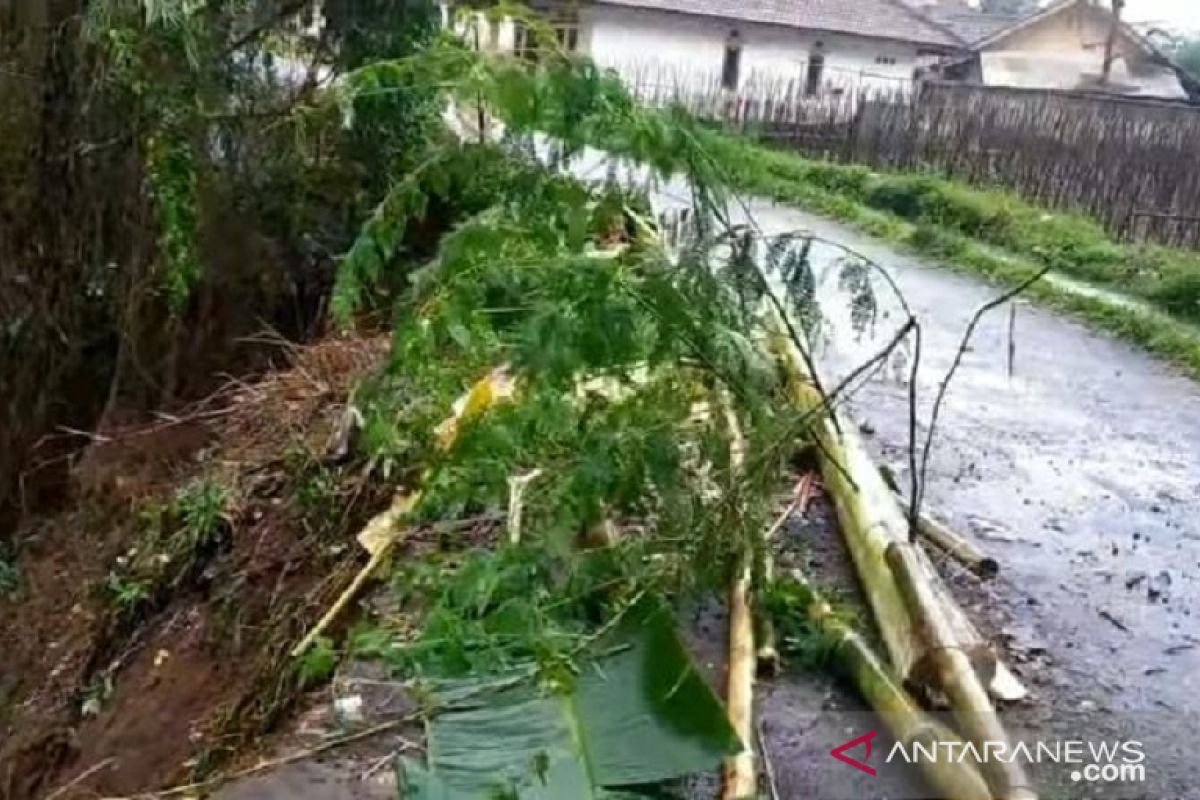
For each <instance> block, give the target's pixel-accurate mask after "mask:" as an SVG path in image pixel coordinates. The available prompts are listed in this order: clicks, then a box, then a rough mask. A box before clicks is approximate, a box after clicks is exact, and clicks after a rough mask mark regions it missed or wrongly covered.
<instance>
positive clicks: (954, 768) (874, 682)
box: [791, 570, 992, 800]
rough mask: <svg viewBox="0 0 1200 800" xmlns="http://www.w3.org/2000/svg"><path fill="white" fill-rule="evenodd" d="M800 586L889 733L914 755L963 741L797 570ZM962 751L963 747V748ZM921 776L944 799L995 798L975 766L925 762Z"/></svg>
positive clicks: (848, 673)
mask: <svg viewBox="0 0 1200 800" xmlns="http://www.w3.org/2000/svg"><path fill="white" fill-rule="evenodd" d="M791 577H792V579H793V580H794V581H795V582H796V583H797V585H798V586H799V587H800V594H801V601H802V603H803V604H804V605H805V607H806V609H807V614H808V617H809V619H811V620H812V621H813V622H815V623H816V624H817V625H819V626H820V628H821V631H822V633H823V634H824V635H826V636H828V637H830V639H831V640H832V642H833V645H834V650H833V652H834V655H835V657H836V659H837V664H838V667H839V668H840V669H841V670H842V672H844V673H845V674H846V676H847V677H848V678H849V679H850V680H851V681H852V682H853V683H854V686H855V688H857V689H858V691H859V694H861V695H862V697H863V699H864V700H866V701H867V703H868V704H869V705H870V706H871V708H872V709H873V710H874V711H875V713H876V714H878V715H879V718H880V719H881V720H882V721H883V723H884V725H885V726H886V727H887V729H888V731H889V732H890V733H891V734H892V736H893V737H894V738H895V739H896V741H897V742H899V743H900V744H902V745H903V746H904V748H905V750H907V751H909V752H912V751H913V749H914V748H913V745H914V744H916V745H921V746H923V747H924V748H925V749H926V750H932V751H936V749H937V748H938V747H939V744H938V743H941V742H959V743H961V742H962V740H961V739H960V738H959V737H958V736H957V735H956V734H955V733H954V732H953V731H951V730H950V729H949V728H947V727H946V726H944V725H942V724H940V723H938V722H936V721H935V720H933V719H931V718H930V717H929V715H927V714H926V713H925V712H924V711H923V710H922V709H921V707H920V706H918V705H917V703H916V701H915V700H914V699H913V698H912V696H911V695H909V694H908V692H906V691H905V690H904V689H903V688H902V687H901V686H900V684H899V682H898V681H897V680H896V679H895V678H894V677H893V676H892V674H891V672H890V671H889V670H888V668H887V667H886V666H884V664H883V662H882V661H881V660H880V658H879V657H878V656H877V655H876V654H875V652H874V651H873V650H872V649H871V648H870V646H869V645H868V644H867V643H866V641H864V640H863V638H862V637H861V636H860V635H859V634H858V632H857V631H855V630H854V629H853V628H851V627H850V626H849V625H847V624H846V623H845V622H843V621H842V620H840V619H838V617H837V615H835V614H834V612H833V609H832V608H831V607H830V605H829V604H828V603H827V602H826V601H825V599H824V598H823V597H821V595H820V593H819V592H817V591H816V589H814V588H813V587H812V585H811V584H810V583H809V582H808V580H807V579H806V578H805V576H804V575H803V574H802V573H801V572H799V571H798V570H793V571H792V572H791ZM960 749H961V748H960ZM918 763H919V766H920V767H921V770H922V773H923V774H924V776H925V779H926V780H927V781H928V782H929V784H930V786H932V787H933V788H934V789H936V790H937V791H938V793H939V795H940V796H941V797H946V798H952V799H953V800H992V793H991V791H990V790H989V789H988V786H987V783H986V782H985V781H984V780H983V777H982V776H981V775H980V773H979V770H978V769H977V767H976V765H974V764H973V763H972V762H970V761H966V760H964V761H955V760H952V759H945V760H942V759H938V760H935V759H921V760H920V761H919V762H918Z"/></svg>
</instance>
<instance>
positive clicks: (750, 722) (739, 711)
mask: <svg viewBox="0 0 1200 800" xmlns="http://www.w3.org/2000/svg"><path fill="white" fill-rule="evenodd" d="M721 406H722V408H723V409H724V413H725V421H726V426H727V427H728V428H729V466H730V472H731V477H730V479H731V480H732V481H737V480H739V479H740V478H741V475H742V470H743V467H744V466H745V461H746V442H745V438H744V437H743V436H742V429H741V425H740V424H739V423H738V419H737V415H736V414H735V413H734V411H733V408H732V406H731V404H730V402H729V398H728V397H724V396H723V397H722V398H721ZM740 559H741V564H740V565H739V567H738V569H737V572H736V574H735V576H734V579H733V583H732V584H731V586H730V588H729V671H728V674H727V675H726V697H725V702H726V705H727V707H728V711H729V721H730V724H732V726H733V729H734V731H735V732H736V733H737V735H738V738H739V739H741V741H742V750H741V752H739V753H738V754H737V755H734V756H730V757H729V758H727V759H726V760H725V769H724V788H723V790H722V793H721V798H722V800H743V798H752V797H757V796H758V773H757V770H756V767H755V763H754V745H753V742H754V671H755V657H754V621H753V620H754V615H753V612H752V611H751V607H750V582H751V578H752V573H751V563H750V556H749V553H747V552H745V549H744V548H743V552H742V555H741V557H740Z"/></svg>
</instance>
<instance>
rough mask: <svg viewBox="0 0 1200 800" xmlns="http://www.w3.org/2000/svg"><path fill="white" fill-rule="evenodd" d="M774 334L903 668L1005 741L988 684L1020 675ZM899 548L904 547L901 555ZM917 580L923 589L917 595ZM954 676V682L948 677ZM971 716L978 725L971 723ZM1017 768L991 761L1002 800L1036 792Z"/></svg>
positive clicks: (905, 676) (867, 589)
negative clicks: (999, 654)
mask: <svg viewBox="0 0 1200 800" xmlns="http://www.w3.org/2000/svg"><path fill="white" fill-rule="evenodd" d="M771 334H772V339H771V345H772V349H773V350H774V351H775V354H776V356H777V358H779V360H780V362H781V363H782V365H783V367H784V369H785V371H786V373H787V375H788V377H789V384H790V389H791V391H792V393H793V395H794V397H795V399H796V402H797V404H798V405H800V407H801V408H803V409H805V410H806V411H808V412H811V413H814V414H815V415H817V416H816V418H815V420H814V423H813V431H814V433H815V436H816V441H817V443H818V445H819V449H820V454H821V468H822V473H823V476H824V479H825V485H826V487H827V488H828V490H829V493H830V494H831V495H832V497H833V499H834V504H835V507H836V509H837V513H838V519H839V521H840V523H841V528H842V533H843V536H844V537H845V539H846V542H847V546H848V548H849V550H850V554H851V558H852V559H853V561H854V564H855V568H856V571H857V572H858V576H859V581H860V583H861V584H862V586H863V589H864V593H865V594H866V596H867V600H868V602H869V604H870V605H871V609H872V611H873V613H874V616H875V619H876V622H877V624H878V626H879V629H880V633H881V634H882V636H883V640H884V644H885V645H886V647H887V650H888V654H889V655H890V656H891V659H892V663H893V666H894V667H895V669H896V672H897V674H898V675H899V676H900V677H901V678H902V680H904V681H905V683H911V684H914V685H917V686H929V687H931V688H938V689H941V690H943V691H945V692H946V694H947V695H948V696H949V697H950V700H951V703H952V704H953V705H955V707H956V713H961V714H962V715H963V716H962V719H963V721H964V728H965V729H966V730H967V731H969V733H970V736H969V737H968V738H971V739H972V740H973V741H975V742H976V743H977V744H979V743H982V742H987V741H997V740H999V741H1007V736H1006V734H1005V733H1004V729H1003V727H1002V726H1001V725H1000V722H999V718H998V717H997V716H996V713H995V710H994V709H993V707H992V705H991V701H990V698H989V697H988V693H987V691H986V690H985V689H984V687H985V686H989V685H991V684H992V683H993V680H994V678H995V676H996V675H1001V676H1002V677H1003V678H1004V679H1006V681H1007V682H1009V683H1012V682H1014V681H1015V676H1012V674H1011V673H1010V672H1008V670H1007V669H1005V668H1004V667H1003V665H1002V664H1000V663H999V660H998V659H997V658H996V655H995V652H994V650H993V649H992V648H991V646H990V645H989V644H988V643H987V642H986V641H985V640H984V639H983V637H982V636H980V635H979V633H978V631H977V630H976V629H975V627H974V625H972V624H971V622H970V620H969V619H967V617H966V615H965V614H964V613H963V612H962V609H961V608H959V606H958V604H957V603H956V602H954V599H953V597H952V596H951V595H950V592H949V590H948V589H947V588H946V586H945V584H944V583H943V582H942V580H941V579H940V576H939V575H938V574H937V572H936V570H934V568H933V566H932V564H931V563H930V562H929V559H928V557H926V556H925V554H924V552H923V551H921V550H919V549H915V548H912V546H911V545H910V544H909V543H908V525H907V521H906V519H905V516H904V514H903V512H902V511H901V509H900V506H899V504H898V503H897V502H896V498H895V496H894V495H893V494H892V492H891V489H890V488H889V487H888V485H887V483H886V482H885V481H884V478H883V476H882V475H881V473H880V472H879V470H877V469H876V468H875V466H874V464H873V463H872V462H871V459H870V457H869V456H868V455H867V453H866V448H865V447H864V446H863V444H862V442H861V440H860V439H859V438H858V436H857V434H856V432H855V429H854V428H853V426H848V425H838V424H836V412H834V411H833V410H832V409H827V403H826V399H825V397H824V396H823V395H822V394H821V392H820V391H819V390H817V389H816V387H815V386H814V385H813V382H812V378H811V376H810V375H808V374H807V372H806V370H805V366H804V360H803V358H802V354H801V353H799V352H798V350H797V348H796V345H795V344H794V343H793V342H792V341H791V340H790V339H788V338H787V337H786V335H784V333H783V330H782V323H780V324H779V325H777V326H775V328H774V330H772V331H771ZM893 546H899V547H900V549H899V550H895V551H893V550H892V548H893ZM892 552H899V553H900V555H899V556H896V555H892ZM897 559H901V561H899V562H898V561H897ZM897 563H900V564H901V566H902V567H904V568H906V569H907V571H906V572H905V573H904V574H903V575H899V574H897V573H896V571H895V570H896V564H897ZM902 581H903V584H902ZM914 586H918V587H919V588H920V591H914V589H913V587H914ZM931 632H932V633H931ZM968 673H969V678H968V677H967V675H968ZM947 680H948V681H949V684H946V683H944V682H945V681H947ZM1018 685H1019V684H1018ZM1009 688H1010V689H1011V688H1012V687H1011V686H1009ZM966 722H971V723H973V724H972V725H971V726H970V727H968V726H967V725H966ZM981 736H984V737H994V738H980V737H981ZM985 749H986V748H985ZM1019 773H1020V770H1019V769H1018V770H1016V771H1015V772H1014V771H1010V770H1005V769H1004V768H1003V767H997V765H990V771H989V772H988V773H986V774H987V777H989V778H990V779H992V780H993V781H994V783H995V785H994V786H993V788H994V789H995V790H997V792H998V795H997V798H998V800H1018V798H1019V800H1029V799H1030V798H1035V797H1036V794H1035V793H1034V792H1033V790H1032V789H1031V788H1030V786H1029V785H1028V782H1027V781H1025V779H1024V776H1023V775H1021V774H1019Z"/></svg>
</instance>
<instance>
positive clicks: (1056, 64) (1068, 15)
mask: <svg viewBox="0 0 1200 800" xmlns="http://www.w3.org/2000/svg"><path fill="white" fill-rule="evenodd" d="M1111 20H1112V18H1111V17H1110V16H1109V15H1107V14H1104V13H1101V12H1100V11H1099V10H1097V9H1095V8H1092V7H1088V6H1085V5H1075V6H1071V7H1069V8H1066V9H1064V10H1063V11H1062V12H1060V13H1058V14H1054V15H1052V16H1049V17H1047V18H1045V19H1043V20H1041V21H1039V22H1037V23H1035V24H1032V25H1030V26H1029V27H1027V28H1024V29H1021V30H1018V31H1015V32H1014V33H1012V34H1011V35H1009V36H1007V37H1005V38H1004V39H1002V40H1000V41H998V42H996V43H995V44H993V45H990V46H988V47H986V48H984V50H983V51H982V52H981V53H980V55H979V61H980V68H981V74H982V78H983V82H984V83H985V84H987V85H989V86H1017V87H1023V88H1031V89H1077V88H1087V87H1088V86H1089V84H1091V85H1094V84H1095V82H1096V81H1097V80H1098V79H1099V78H1100V75H1101V72H1102V70H1103V64H1104V45H1105V42H1106V41H1107V39H1108V35H1109V29H1110V27H1111ZM1113 56H1114V60H1113V64H1112V69H1111V73H1110V81H1111V82H1112V84H1114V85H1115V86H1116V87H1118V88H1119V89H1121V90H1122V91H1127V92H1128V93H1130V94H1142V95H1150V96H1156V97H1171V98H1182V97H1185V96H1186V93H1185V92H1184V90H1183V87H1182V86H1181V85H1180V84H1179V81H1178V78H1176V76H1175V75H1174V73H1173V72H1171V71H1170V70H1168V69H1165V68H1163V67H1160V66H1158V65H1155V64H1151V63H1149V62H1148V60H1147V58H1146V54H1145V51H1144V50H1143V49H1142V47H1141V46H1140V45H1139V44H1138V43H1137V42H1135V41H1133V40H1132V39H1130V38H1129V37H1128V36H1125V35H1120V36H1118V37H1117V38H1116V39H1115V41H1114V42H1113Z"/></svg>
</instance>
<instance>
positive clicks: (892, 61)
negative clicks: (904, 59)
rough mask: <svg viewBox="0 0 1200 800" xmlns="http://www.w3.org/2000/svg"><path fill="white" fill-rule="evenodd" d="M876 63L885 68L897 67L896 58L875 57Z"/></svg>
mask: <svg viewBox="0 0 1200 800" xmlns="http://www.w3.org/2000/svg"><path fill="white" fill-rule="evenodd" d="M875 63H876V64H880V65H882V66H885V67H894V66H896V57H895V56H875Z"/></svg>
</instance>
